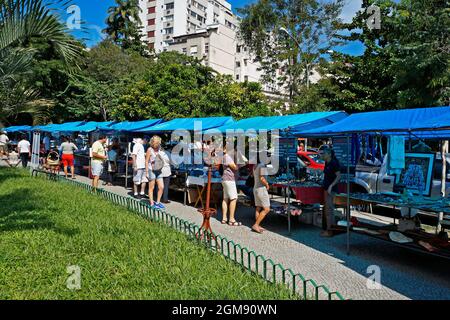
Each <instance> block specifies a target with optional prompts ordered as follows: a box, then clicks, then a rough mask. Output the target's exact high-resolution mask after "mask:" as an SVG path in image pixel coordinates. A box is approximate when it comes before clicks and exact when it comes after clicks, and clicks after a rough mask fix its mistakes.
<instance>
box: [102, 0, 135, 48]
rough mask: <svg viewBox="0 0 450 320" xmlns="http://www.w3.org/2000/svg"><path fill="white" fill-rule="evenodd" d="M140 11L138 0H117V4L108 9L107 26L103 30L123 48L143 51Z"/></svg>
mask: <svg viewBox="0 0 450 320" xmlns="http://www.w3.org/2000/svg"><path fill="white" fill-rule="evenodd" d="M140 11H141V9H140V7H139V3H138V0H116V5H115V6H112V7H109V9H108V17H107V19H106V24H107V27H106V28H105V29H104V30H103V31H104V32H105V33H106V34H107V35H108V36H109V37H110V38H111V39H112V41H113V42H115V43H117V44H119V45H120V46H122V48H124V49H128V48H134V49H137V51H141V50H142V49H141V48H142V41H141V34H140V29H141V24H142V21H141V19H140V17H139V13H140Z"/></svg>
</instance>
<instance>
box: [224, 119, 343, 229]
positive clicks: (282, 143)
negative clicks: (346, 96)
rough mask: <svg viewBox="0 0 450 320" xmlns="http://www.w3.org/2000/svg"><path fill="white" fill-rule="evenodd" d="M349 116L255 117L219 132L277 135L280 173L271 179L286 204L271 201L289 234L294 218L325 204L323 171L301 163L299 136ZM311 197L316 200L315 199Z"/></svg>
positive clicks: (276, 151) (275, 149) (275, 151)
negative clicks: (320, 180)
mask: <svg viewBox="0 0 450 320" xmlns="http://www.w3.org/2000/svg"><path fill="white" fill-rule="evenodd" d="M347 116H348V114H347V113H345V112H342V111H332V112H310V113H305V114H294V115H286V116H270V117H254V118H248V119H242V120H240V121H237V122H235V123H232V124H228V125H225V126H222V127H219V128H217V129H218V130H220V131H221V132H223V133H228V134H233V135H235V136H240V135H244V136H247V137H252V136H254V135H255V134H257V133H258V132H261V131H266V132H270V133H271V134H276V133H277V132H278V137H277V138H278V144H277V147H276V148H274V149H273V152H274V154H275V156H277V157H278V159H279V161H278V165H279V170H278V171H277V172H276V173H275V174H274V175H273V176H272V177H270V179H269V180H270V181H269V183H270V184H271V185H272V189H273V188H279V189H281V190H282V193H283V194H284V196H285V197H284V199H285V201H284V203H279V202H272V203H271V206H272V212H274V213H276V214H278V215H281V216H284V217H286V218H287V221H288V231H289V232H290V231H291V216H299V215H301V214H302V213H305V215H306V214H307V213H306V212H307V211H308V210H316V208H317V204H320V203H321V202H322V199H321V195H319V194H322V196H323V191H322V190H321V189H320V188H318V185H317V180H318V178H317V176H320V172H317V170H309V169H308V170H306V169H304V168H303V165H302V164H301V163H300V162H299V161H298V157H297V146H298V136H297V135H298V134H299V133H300V132H302V131H304V130H309V129H314V128H319V127H322V126H325V125H329V124H330V123H335V122H338V121H340V120H342V119H345V118H346V117H347ZM293 133H296V134H297V135H295V134H293ZM318 171H320V170H318ZM273 191H274V190H273ZM291 192H294V193H295V195H296V199H297V201H295V202H292V201H291V194H292V193H291ZM318 193H319V194H318ZM312 195H314V196H315V197H314V198H312V197H311V196H312Z"/></svg>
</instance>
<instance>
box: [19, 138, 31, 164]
mask: <svg viewBox="0 0 450 320" xmlns="http://www.w3.org/2000/svg"><path fill="white" fill-rule="evenodd" d="M21 138H22V139H21V140H20V141H19V144H18V145H17V152H18V153H19V156H20V161H22V167H24V168H26V167H27V166H28V159H29V158H30V157H31V145H30V142H29V141H28V140H27V136H26V135H23V136H22V137H21Z"/></svg>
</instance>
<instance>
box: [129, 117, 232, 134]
mask: <svg viewBox="0 0 450 320" xmlns="http://www.w3.org/2000/svg"><path fill="white" fill-rule="evenodd" d="M233 122H234V120H233V118H232V117H209V118H179V119H173V120H170V121H167V122H163V123H160V124H157V125H156V126H152V127H149V128H144V129H139V130H134V131H135V132H165V131H175V130H188V131H194V130H197V129H198V130H208V129H213V128H217V127H220V126H223V125H227V124H231V123H233Z"/></svg>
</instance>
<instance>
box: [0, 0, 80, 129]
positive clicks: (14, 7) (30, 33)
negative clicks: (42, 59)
mask: <svg viewBox="0 0 450 320" xmlns="http://www.w3.org/2000/svg"><path fill="white" fill-rule="evenodd" d="M36 40H39V41H43V42H47V43H52V45H53V48H54V50H55V52H56V54H57V55H58V57H59V59H60V60H61V61H62V62H63V63H64V67H65V70H66V71H67V72H71V71H73V70H74V69H77V67H78V59H79V57H80V47H79V44H78V42H77V41H75V40H74V39H73V38H72V37H71V36H70V35H69V34H68V32H67V29H66V27H65V26H64V25H63V24H62V23H61V22H60V21H59V19H58V17H57V16H56V15H54V14H53V11H52V9H50V7H49V4H48V3H47V2H45V1H42V0H1V1H0V104H1V106H2V108H1V109H0V121H1V122H3V123H9V122H10V121H11V120H14V119H15V118H17V117H18V116H19V115H20V114H23V113H28V114H31V115H33V118H34V122H35V123H38V122H42V121H44V120H45V116H46V110H47V108H48V107H50V106H51V105H52V104H53V102H52V101H49V100H46V99H42V98H40V93H39V91H38V88H36V86H34V85H33V83H30V82H29V81H27V77H28V76H29V75H30V72H31V68H32V67H33V66H34V65H35V63H36V61H35V60H34V58H35V55H36V52H37V51H38V50H37V49H36V48H35V47H33V46H32V45H30V44H31V43H33V41H36Z"/></svg>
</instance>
